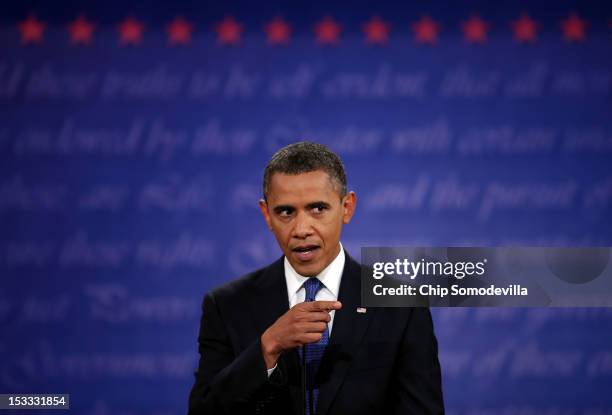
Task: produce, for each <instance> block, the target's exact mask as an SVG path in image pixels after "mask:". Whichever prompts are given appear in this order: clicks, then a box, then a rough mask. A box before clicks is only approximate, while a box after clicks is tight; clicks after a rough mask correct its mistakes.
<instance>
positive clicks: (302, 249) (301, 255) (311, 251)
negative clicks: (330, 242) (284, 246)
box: [292, 245, 321, 261]
mask: <svg viewBox="0 0 612 415" xmlns="http://www.w3.org/2000/svg"><path fill="white" fill-rule="evenodd" d="M319 249H321V248H320V247H319V246H318V245H302V246H297V247H295V248H293V249H292V251H293V253H294V254H295V256H296V257H297V259H299V260H300V261H310V260H311V259H312V258H313V257H314V256H315V253H316V252H317V251H318V250H319Z"/></svg>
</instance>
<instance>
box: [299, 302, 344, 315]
mask: <svg viewBox="0 0 612 415" xmlns="http://www.w3.org/2000/svg"><path fill="white" fill-rule="evenodd" d="M306 304H307V306H306V309H307V310H309V311H326V312H329V311H331V310H340V309H341V308H342V303H341V302H340V301H310V302H308V303H306Z"/></svg>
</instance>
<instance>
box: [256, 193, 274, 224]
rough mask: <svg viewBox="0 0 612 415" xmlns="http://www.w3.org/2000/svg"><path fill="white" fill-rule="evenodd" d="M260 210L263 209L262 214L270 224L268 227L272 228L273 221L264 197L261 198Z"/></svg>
mask: <svg viewBox="0 0 612 415" xmlns="http://www.w3.org/2000/svg"><path fill="white" fill-rule="evenodd" d="M259 210H261V214H262V215H263V217H264V219H265V220H266V223H267V224H268V228H270V230H272V223H271V221H270V212H268V204H267V203H266V201H265V200H264V199H259Z"/></svg>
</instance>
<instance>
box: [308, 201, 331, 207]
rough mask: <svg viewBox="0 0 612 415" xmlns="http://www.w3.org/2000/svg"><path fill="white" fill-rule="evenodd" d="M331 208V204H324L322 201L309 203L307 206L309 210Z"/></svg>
mask: <svg viewBox="0 0 612 415" xmlns="http://www.w3.org/2000/svg"><path fill="white" fill-rule="evenodd" d="M330 206H331V205H330V204H329V203H327V202H323V201H320V202H312V203H309V204H307V205H306V208H307V209H312V208H316V207H324V208H328V207H330Z"/></svg>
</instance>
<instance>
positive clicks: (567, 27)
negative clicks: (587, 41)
mask: <svg viewBox="0 0 612 415" xmlns="http://www.w3.org/2000/svg"><path fill="white" fill-rule="evenodd" d="M587 25H588V23H587V22H586V20H584V19H581V18H580V17H578V15H576V13H572V14H570V15H569V17H568V18H567V19H565V20H563V21H562V22H561V28H562V29H563V37H564V38H565V40H567V41H568V42H582V41H583V40H584V38H585V35H586V28H587Z"/></svg>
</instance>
